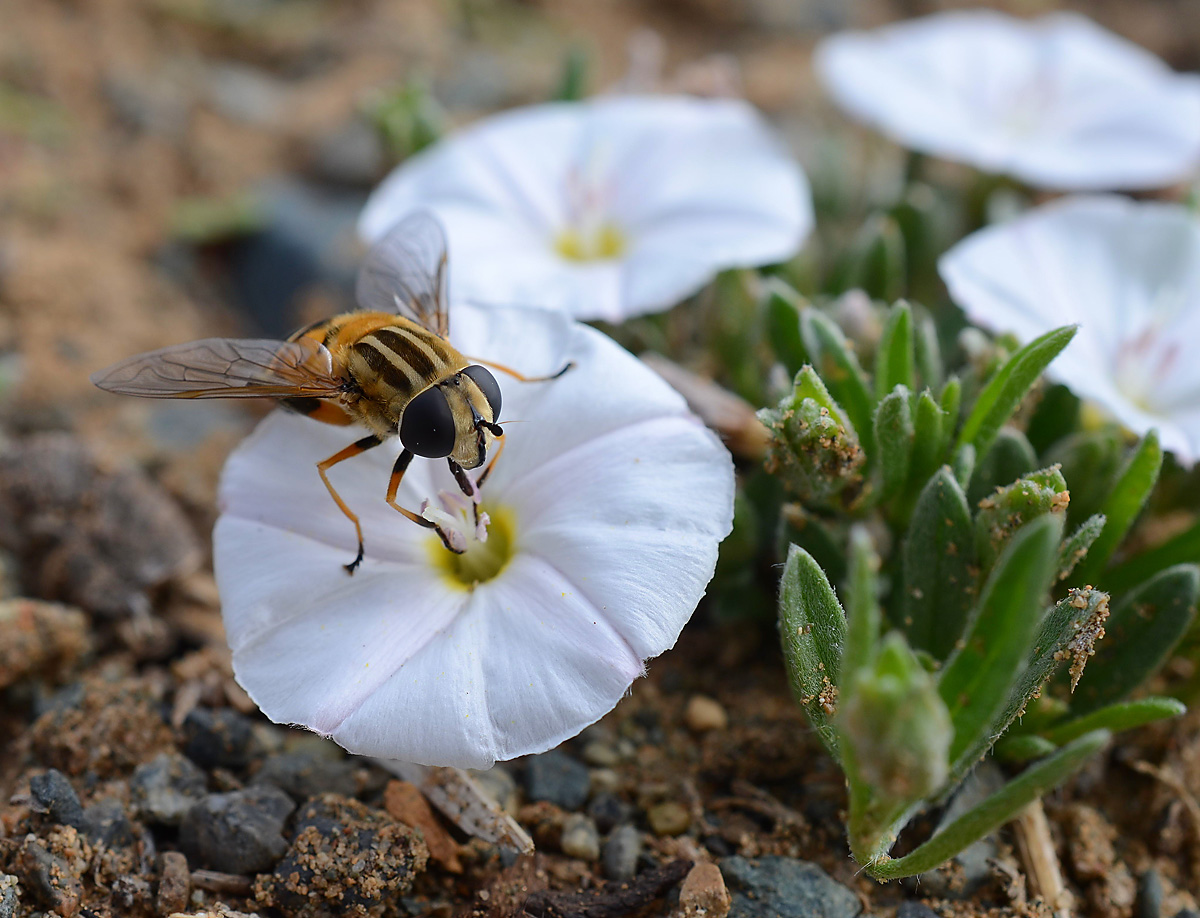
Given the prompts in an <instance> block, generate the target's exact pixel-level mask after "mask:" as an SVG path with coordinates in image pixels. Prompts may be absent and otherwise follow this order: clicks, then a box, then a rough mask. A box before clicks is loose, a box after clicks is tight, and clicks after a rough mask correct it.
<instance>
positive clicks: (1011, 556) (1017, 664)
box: [938, 515, 1062, 773]
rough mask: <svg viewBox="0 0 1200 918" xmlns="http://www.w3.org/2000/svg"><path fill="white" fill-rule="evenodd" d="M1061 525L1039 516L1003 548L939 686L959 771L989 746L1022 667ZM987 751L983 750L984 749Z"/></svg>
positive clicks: (952, 754) (1047, 583) (1037, 622)
mask: <svg viewBox="0 0 1200 918" xmlns="http://www.w3.org/2000/svg"><path fill="white" fill-rule="evenodd" d="M1061 538H1062V520H1061V518H1060V517H1058V516H1056V515H1046V516H1040V517H1038V518H1037V519H1035V520H1033V521H1032V522H1030V523H1027V524H1026V525H1025V526H1023V527H1022V528H1021V529H1020V530H1018V531H1017V533H1016V534H1015V535H1014V536H1013V537H1012V539H1011V541H1010V542H1009V543H1008V545H1007V546H1006V547H1005V548H1004V551H1003V552H1002V553H1001V555H1000V558H999V560H997V562H996V565H995V568H994V569H993V570H992V574H991V576H990V577H989V578H988V581H987V583H986V584H985V586H984V588H983V590H982V592H981V594H980V597H979V604H978V606H977V608H976V612H975V617H974V620H973V621H972V622H971V624H970V628H969V630H968V632H967V634H966V636H965V638H964V640H963V642H962V645H961V647H960V649H958V650H957V651H956V652H955V654H954V655H953V656H952V657H951V658H950V660H949V662H947V664H946V667H945V669H943V670H942V677H941V680H940V681H939V683H938V689H939V691H940V692H941V695H942V699H943V700H944V701H945V702H946V707H947V708H949V710H950V716H951V718H952V720H953V723H954V744H953V745H952V746H951V749H950V759H951V762H952V763H953V767H954V770H955V772H956V773H957V772H958V771H959V769H960V768H962V767H963V766H964V765H969V764H971V763H972V762H973V761H974V758H975V757H977V756H978V754H980V751H981V750H980V745H981V743H984V742H987V743H990V741H991V740H994V737H993V736H990V735H989V731H990V728H991V726H992V724H993V723H994V722H995V720H996V717H997V715H998V714H1000V713H1001V711H1002V710H1003V708H1004V706H1005V704H1006V702H1007V699H1008V697H1009V694H1010V691H1011V689H1012V686H1013V685H1014V683H1016V681H1017V679H1018V677H1019V676H1020V674H1021V672H1022V671H1023V670H1024V669H1025V666H1026V664H1027V658H1028V652H1029V647H1030V645H1031V643H1032V641H1033V638H1034V635H1035V634H1037V631H1038V628H1039V626H1040V624H1041V620H1042V617H1043V614H1044V609H1045V606H1044V605H1043V603H1044V598H1045V595H1046V592H1047V591H1048V589H1049V587H1050V583H1051V581H1052V579H1053V577H1054V564H1055V559H1056V557H1057V554H1058V551H1057V549H1058V543H1059V540H1060V539H1061ZM984 748H986V746H985V747H984Z"/></svg>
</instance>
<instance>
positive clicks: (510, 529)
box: [422, 492, 516, 590]
mask: <svg viewBox="0 0 1200 918" xmlns="http://www.w3.org/2000/svg"><path fill="white" fill-rule="evenodd" d="M439 496H440V497H442V498H443V500H445V499H446V498H450V499H454V498H455V497H458V495H452V494H445V493H444V492H443V494H441V495H439ZM462 503H463V504H465V505H466V506H464V507H463V509H462V512H461V513H460V514H459V515H458V516H457V517H455V516H452V515H451V514H449V513H446V512H445V511H442V510H439V509H438V508H436V507H432V508H428V509H427V510H426V511H425V512H423V513H422V516H424V517H425V519H427V520H430V521H431V522H435V523H436V524H437V525H438V526H439V527H440V528H441V531H442V532H444V533H446V534H447V536H448V537H449V538H450V539H451V540H452V544H454V545H455V546H456V548H457V546H458V544H460V543H461V544H462V546H463V548H462V552H461V553H460V554H455V553H454V552H452V551H446V548H445V546H444V545H443V544H442V541H441V539H440V538H431V539H430V540H429V554H430V557H431V559H432V560H433V565H434V567H435V568H437V569H438V570H440V571H441V572H442V573H443V575H445V578H446V579H447V580H448V581H449V582H450V583H451V584H452V585H453V586H454V587H455V588H456V589H466V590H472V589H474V588H475V587H476V585H478V584H480V583H486V582H487V581H489V580H492V579H493V578H495V577H496V576H497V575H498V574H499V573H500V572H501V571H502V570H504V568H505V567H506V566H507V565H508V562H509V561H511V560H512V557H513V554H514V550H515V544H516V540H515V538H514V535H515V531H516V530H515V525H514V518H513V513H512V511H511V510H509V509H508V508H507V507H494V508H493V509H492V513H491V514H488V513H480V514H479V518H480V523H479V525H478V526H475V527H473V528H474V530H475V531H474V533H472V535H473V538H468V537H467V532H466V530H467V527H468V525H469V524H468V520H469V517H468V511H469V508H470V503H469V502H468V501H465V500H463V501H462ZM451 526H453V527H454V528H453V529H451V528H450V527H451ZM489 526H490V528H489ZM480 535H482V536H483V537H482V538H480V537H479V536H480Z"/></svg>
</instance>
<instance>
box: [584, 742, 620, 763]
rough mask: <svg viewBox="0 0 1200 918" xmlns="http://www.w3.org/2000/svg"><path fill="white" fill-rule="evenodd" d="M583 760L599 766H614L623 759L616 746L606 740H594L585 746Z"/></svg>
mask: <svg viewBox="0 0 1200 918" xmlns="http://www.w3.org/2000/svg"><path fill="white" fill-rule="evenodd" d="M583 760H584V761H585V762H587V763H588V764H589V765H595V766H596V767H597V768H612V767H613V766H614V765H617V764H619V763H620V761H621V754H620V753H619V752H617V750H616V747H614V746H613V745H612V744H611V743H606V742H604V740H592V741H591V742H590V743H588V744H587V745H586V746H584V747H583Z"/></svg>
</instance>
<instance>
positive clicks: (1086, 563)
mask: <svg viewBox="0 0 1200 918" xmlns="http://www.w3.org/2000/svg"><path fill="white" fill-rule="evenodd" d="M1162 460H1163V453H1162V446H1161V445H1160V444H1159V442H1158V434H1157V433H1156V432H1155V431H1153V430H1152V431H1150V433H1148V434H1146V436H1145V437H1143V438H1142V442H1141V443H1139V444H1138V447H1137V449H1136V450H1134V453H1133V455H1132V456H1131V457H1130V459H1129V461H1128V462H1127V463H1126V464H1125V467H1124V468H1123V469H1122V470H1121V474H1120V476H1119V477H1118V478H1117V483H1116V484H1115V485H1113V488H1112V491H1111V492H1110V493H1109V495H1108V499H1107V500H1106V501H1105V502H1104V516H1105V518H1106V520H1107V522H1105V524H1104V530H1103V531H1102V532H1101V533H1100V536H1099V538H1097V539H1096V541H1095V542H1093V543H1092V547H1091V549H1090V550H1089V551H1088V554H1087V557H1086V558H1084V559H1083V561H1082V562H1080V564H1079V567H1078V568H1077V569H1076V573H1075V579H1076V581H1077V582H1079V583H1097V582H1099V583H1100V584H1101V585H1103V581H1104V575H1103V571H1104V568H1105V565H1107V564H1108V560H1109V559H1110V558H1111V557H1112V556H1113V552H1115V551H1116V550H1117V546H1118V545H1120V544H1121V540H1122V539H1124V538H1125V534H1126V533H1127V532H1129V529H1130V527H1131V526H1132V525H1133V521H1134V520H1135V519H1137V515H1138V514H1139V513H1141V511H1142V507H1143V506H1145V503H1146V501H1147V500H1148V499H1149V497H1150V492H1151V491H1153V490H1154V485H1155V483H1156V482H1157V481H1158V472H1159V469H1161V468H1162Z"/></svg>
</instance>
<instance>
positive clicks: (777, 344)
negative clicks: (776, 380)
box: [763, 277, 813, 376]
mask: <svg viewBox="0 0 1200 918" xmlns="http://www.w3.org/2000/svg"><path fill="white" fill-rule="evenodd" d="M763 298H764V311H765V313H766V324H767V337H768V340H769V341H770V342H771V346H772V347H773V348H774V350H775V356H776V357H778V358H779V360H780V362H781V363H782V364H783V365H784V366H785V367H787V371H788V372H789V373H791V374H792V375H793V376H794V375H795V374H796V373H799V372H800V368H801V367H802V366H804V365H805V364H810V363H812V362H813V361H812V357H810V356H809V353H808V350H807V349H806V348H805V347H804V340H803V338H801V336H800V314H801V313H802V312H803V311H804V310H805V309H806V308H807V304H806V303H805V301H804V298H803V297H802V296H800V294H799V293H797V292H796V291H795V290H793V289H792V288H791V287H789V286H788V285H787V284H785V283H784V282H783V281H781V280H780V279H779V278H777V277H769V278H767V279H766V280H765V281H763Z"/></svg>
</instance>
